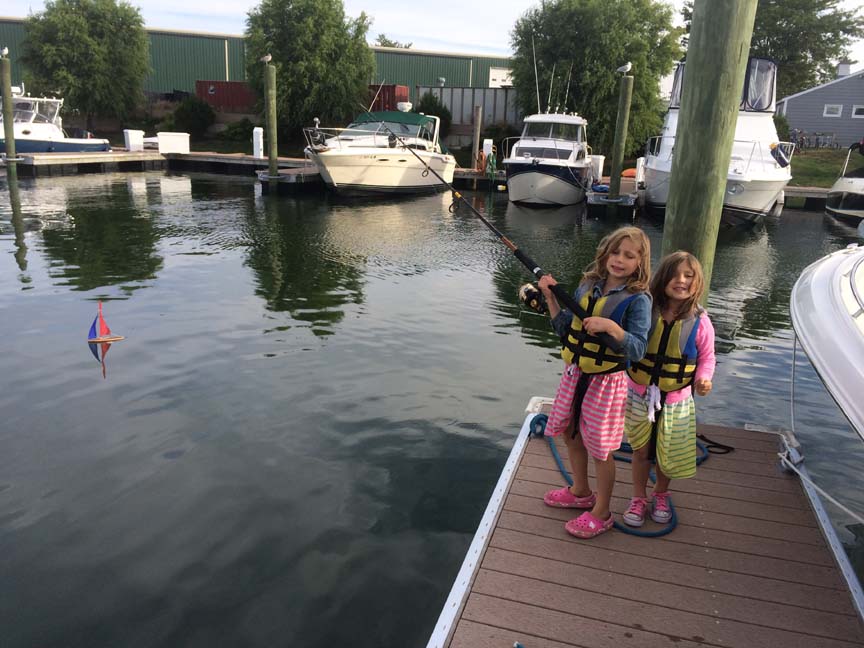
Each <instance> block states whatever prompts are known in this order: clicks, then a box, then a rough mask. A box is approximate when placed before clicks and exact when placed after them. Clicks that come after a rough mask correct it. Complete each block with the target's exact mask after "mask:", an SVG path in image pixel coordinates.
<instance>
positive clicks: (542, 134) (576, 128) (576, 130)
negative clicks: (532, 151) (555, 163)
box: [522, 122, 584, 142]
mask: <svg viewBox="0 0 864 648" xmlns="http://www.w3.org/2000/svg"><path fill="white" fill-rule="evenodd" d="M522 137H531V138H534V139H538V138H543V139H561V140H567V141H569V142H581V141H582V140H583V137H584V133H583V128H582V124H562V123H560V122H525V129H524V131H523V132H522Z"/></svg>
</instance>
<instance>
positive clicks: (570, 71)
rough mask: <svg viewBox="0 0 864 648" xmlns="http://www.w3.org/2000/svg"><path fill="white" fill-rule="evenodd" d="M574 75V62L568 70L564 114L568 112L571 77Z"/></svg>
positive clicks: (571, 62)
mask: <svg viewBox="0 0 864 648" xmlns="http://www.w3.org/2000/svg"><path fill="white" fill-rule="evenodd" d="M572 73H573V61H570V69H569V70H567V91H566V92H565V93H564V112H565V113H566V112H567V99H569V98H570V75H571V74H572Z"/></svg>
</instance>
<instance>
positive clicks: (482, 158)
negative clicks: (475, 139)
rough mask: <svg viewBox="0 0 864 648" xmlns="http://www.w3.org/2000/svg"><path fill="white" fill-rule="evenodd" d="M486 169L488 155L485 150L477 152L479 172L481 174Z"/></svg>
mask: <svg viewBox="0 0 864 648" xmlns="http://www.w3.org/2000/svg"><path fill="white" fill-rule="evenodd" d="M485 168H486V154H485V153H484V152H483V149H480V150H479V151H477V170H478V171H480V172H481V173H482V172H483V170H484V169H485Z"/></svg>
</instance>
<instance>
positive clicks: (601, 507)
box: [591, 454, 615, 520]
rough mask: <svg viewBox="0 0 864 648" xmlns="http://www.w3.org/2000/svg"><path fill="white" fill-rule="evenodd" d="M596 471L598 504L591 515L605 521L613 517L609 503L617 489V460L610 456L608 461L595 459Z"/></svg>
mask: <svg viewBox="0 0 864 648" xmlns="http://www.w3.org/2000/svg"><path fill="white" fill-rule="evenodd" d="M594 469H595V470H596V471H597V503H596V504H595V505H594V508H593V509H592V510H591V514H592V515H593V516H594V517H596V518H597V519H599V520H605V519H607V518H608V517H609V516H610V515H611V511H610V510H609V503H610V502H611V501H612V489H613V488H614V487H615V458H614V457H613V456H612V455H611V454H610V455H609V456H608V457H607V459H606V461H600V460H599V459H594Z"/></svg>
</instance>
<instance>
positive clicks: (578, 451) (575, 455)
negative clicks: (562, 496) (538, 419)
mask: <svg viewBox="0 0 864 648" xmlns="http://www.w3.org/2000/svg"><path fill="white" fill-rule="evenodd" d="M574 419H575V417H574ZM574 425H578V423H577V422H576V421H575V420H574V421H573V422H571V423H570V427H568V428H567V431H566V432H564V442H565V443H566V444H567V456H568V457H569V458H570V471H571V473H572V475H573V485H572V486H571V487H570V492H571V493H572V494H573V495H575V496H576V497H587V496H588V495H590V494H591V486H590V484H589V483H588V451H587V450H586V449H585V445H584V444H583V443H582V435H581V434H577V435H576V438H573V436H572V435H573V427H572V426H574Z"/></svg>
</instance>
